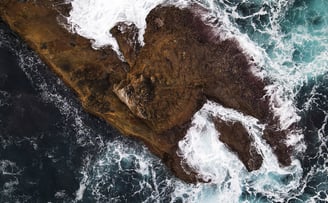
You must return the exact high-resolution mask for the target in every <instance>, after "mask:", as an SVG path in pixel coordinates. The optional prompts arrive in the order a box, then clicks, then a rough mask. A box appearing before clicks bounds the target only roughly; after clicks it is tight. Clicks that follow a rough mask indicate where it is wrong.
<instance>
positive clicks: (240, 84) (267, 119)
mask: <svg viewBox="0 0 328 203" xmlns="http://www.w3.org/2000/svg"><path fill="white" fill-rule="evenodd" d="M57 3H58V2H57ZM57 3H56V4H54V1H52V0H43V1H41V0H40V1H39V0H36V1H25V2H22V1H14V0H5V1H1V2H0V16H1V17H2V18H3V20H5V21H6V22H7V23H8V24H9V25H10V27H11V29H13V30H14V31H15V32H17V33H18V34H19V35H20V36H21V37H22V38H23V39H25V41H27V42H28V44H29V45H30V46H31V47H32V48H33V49H34V50H35V51H36V52H37V53H38V54H39V55H40V57H41V58H42V59H43V60H44V61H45V62H46V63H47V64H48V65H49V67H50V68H52V70H53V71H54V72H56V73H57V74H58V75H59V77H61V78H62V79H63V80H64V81H65V83H66V84H67V85H68V86H70V87H71V88H72V89H73V90H74V91H75V92H76V94H77V96H78V97H79V98H80V100H81V103H82V105H83V107H84V108H85V110H86V111H88V112H90V113H92V114H94V115H97V116H99V117H101V118H103V119H104V120H106V121H107V122H108V123H110V124H111V125H113V126H114V127H116V128H117V129H118V130H120V132H122V133H123V134H124V135H127V136H132V137H136V138H138V139H141V140H143V141H144V143H145V144H146V145H147V146H148V147H149V149H150V150H151V151H152V152H153V153H154V154H156V155H157V156H159V157H160V158H161V159H162V160H163V161H164V162H165V163H166V165H167V166H168V167H169V168H170V169H171V170H172V171H173V172H174V174H175V175H177V176H178V177H180V178H181V179H183V180H185V181H188V182H195V181H197V178H196V174H195V173H194V172H192V169H190V170H191V172H190V173H189V172H186V171H185V170H184V168H185V167H184V168H183V167H182V166H181V160H180V158H179V157H178V156H177V154H176V150H177V148H178V142H179V141H180V140H181V139H182V138H183V137H184V135H185V132H186V130H187V129H188V127H189V125H190V121H191V118H192V116H193V115H194V113H195V112H197V111H198V110H199V109H200V108H201V106H202V104H204V102H205V101H206V100H207V99H211V100H214V101H216V102H218V103H220V104H221V105H223V106H225V107H228V108H233V109H235V110H238V111H240V112H243V113H244V114H247V115H251V116H253V117H255V118H257V119H259V120H260V122H263V123H275V122H273V118H272V114H271V113H270V111H269V106H268V105H269V104H268V99H267V98H266V97H265V91H264V87H265V83H264V82H263V81H261V80H260V79H259V78H256V77H255V76H254V75H253V74H252V73H251V72H250V67H251V65H252V64H250V63H251V59H250V58H248V57H247V56H246V55H245V54H243V52H242V50H241V49H240V48H239V46H238V43H237V42H235V41H233V40H221V39H220V37H219V36H218V35H217V34H215V32H214V30H213V28H212V27H210V26H208V25H206V24H205V23H204V22H202V20H201V17H200V16H198V15H197V9H198V8H197V7H194V8H190V9H179V8H175V7H157V8H155V9H154V10H152V11H151V12H150V13H149V15H148V17H147V19H146V20H147V29H146V32H145V35H144V42H145V45H144V46H141V45H140V43H139V42H138V41H137V39H138V29H137V28H136V27H135V26H134V25H133V24H126V23H124V22H122V23H119V24H118V25H117V26H116V27H114V28H113V29H112V30H111V33H112V34H113V36H114V37H115V38H116V39H117V42H118V44H119V47H120V51H121V53H122V54H123V57H124V60H125V61H122V60H120V58H119V57H118V56H117V54H116V53H115V52H114V51H113V50H112V49H111V47H105V48H102V49H100V50H94V49H92V48H91V46H90V42H89V40H87V39H84V38H82V37H80V36H78V35H76V34H72V33H70V32H68V31H67V30H66V29H65V28H64V27H63V26H62V25H60V24H63V23H65V18H63V16H65V15H67V13H68V10H69V8H70V5H67V4H66V5H65V6H63V4H57ZM55 5H60V6H55ZM215 123H216V127H217V129H218V131H220V132H221V133H222V136H221V137H220V139H221V141H222V142H224V143H225V144H226V145H227V146H228V148H230V149H231V150H232V151H234V152H236V154H237V155H238V157H239V158H240V159H241V161H242V162H243V163H244V164H245V166H246V168H247V169H248V170H255V169H258V168H259V167H260V165H261V163H262V158H261V157H260V155H259V154H257V152H256V150H254V148H253V146H252V144H251V142H252V141H251V139H250V138H249V136H248V134H247V132H246V130H245V129H244V128H243V127H242V126H241V124H239V123H224V122H223V121H220V120H216V122H215ZM276 134H279V136H275V135H276ZM286 134H287V132H281V131H279V130H277V128H276V127H275V125H274V124H268V129H267V130H266V131H265V136H264V138H265V139H266V140H267V141H268V143H269V144H270V145H271V146H272V147H273V148H274V149H275V150H274V152H276V154H277V155H278V159H279V161H280V162H281V164H283V165H288V164H289V163H290V158H289V152H290V150H288V149H287V147H286V146H285V145H284V144H283V143H284V139H285V138H286Z"/></svg>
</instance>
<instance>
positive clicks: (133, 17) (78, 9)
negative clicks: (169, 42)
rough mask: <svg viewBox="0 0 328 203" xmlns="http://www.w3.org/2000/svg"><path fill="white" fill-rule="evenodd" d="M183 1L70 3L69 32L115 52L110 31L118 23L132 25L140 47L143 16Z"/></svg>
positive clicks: (91, 0)
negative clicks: (160, 5) (110, 47)
mask: <svg viewBox="0 0 328 203" xmlns="http://www.w3.org/2000/svg"><path fill="white" fill-rule="evenodd" d="M170 2H172V3H173V2H180V3H179V4H180V5H183V4H186V2H187V1H183V0H181V1H167V0H133V1H131V0H111V1H108V0H73V1H72V2H71V4H72V10H71V12H70V16H69V17H68V22H69V24H71V30H72V31H73V32H76V33H78V34H79V35H81V36H83V37H86V38H88V39H91V40H92V41H93V47H94V48H100V47H103V46H107V45H111V46H113V49H114V50H116V51H118V50H119V48H118V45H117V42H116V40H115V39H114V38H113V37H112V35H111V34H110V29H111V28H113V27H114V26H115V25H116V23H118V22H127V23H134V24H135V25H136V26H137V28H139V29H140V32H139V40H140V42H141V44H143V34H144V32H145V28H146V16H147V15H148V13H149V12H150V11H151V10H152V9H153V8H155V7H156V6H157V5H159V4H163V3H170Z"/></svg>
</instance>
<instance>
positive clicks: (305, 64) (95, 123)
mask: <svg viewBox="0 0 328 203" xmlns="http://www.w3.org/2000/svg"><path fill="white" fill-rule="evenodd" d="M137 1H138V2H139V3H140V2H142V1H141V0H136V2H137ZM146 1H147V0H145V2H146ZM80 2H93V1H91V0H80ZM115 2H116V1H115ZM172 2H175V1H172ZM195 2H198V3H199V4H201V5H203V6H205V7H207V8H208V9H210V10H211V11H212V13H211V16H216V17H218V18H220V19H222V22H223V23H222V24H223V25H224V26H225V27H224V29H228V30H230V33H228V34H226V35H227V36H228V37H231V36H232V37H235V38H236V39H237V40H238V41H240V43H241V45H242V47H243V48H244V49H245V52H246V53H254V59H255V61H256V62H257V63H258V67H259V68H260V70H261V73H264V74H265V75H266V77H267V78H269V79H270V81H271V84H272V85H271V86H268V87H267V91H268V94H269V93H270V94H272V95H273V98H275V100H272V101H273V104H272V109H273V110H274V111H275V112H276V113H277V114H279V115H280V116H281V118H282V119H281V120H282V123H281V126H282V128H283V126H284V125H288V123H289V122H294V121H297V125H298V127H299V129H300V131H299V132H298V134H300V137H301V139H300V140H298V141H297V142H292V143H293V144H294V145H295V146H296V147H299V148H300V150H299V153H295V156H294V157H293V159H294V162H293V165H292V167H290V168H280V167H279V166H278V167H277V166H275V165H274V164H273V163H274V157H272V153H271V154H270V153H269V152H268V156H267V157H265V162H266V163H265V164H264V167H263V168H262V169H261V170H259V171H258V172H247V171H246V170H245V169H244V168H243V166H242V165H241V164H240V163H236V162H238V160H237V161H235V160H236V159H235V157H233V156H234V155H229V153H230V152H229V151H227V150H226V151H217V153H224V154H218V156H219V158H220V157H222V156H225V155H226V154H228V155H227V156H226V157H228V158H227V159H225V160H222V162H220V163H219V164H218V165H217V164H215V163H214V162H215V160H216V159H214V158H216V157H214V158H213V159H212V161H211V162H210V165H206V162H205V163H203V162H202V163H201V162H199V163H195V160H192V158H190V160H187V162H188V161H190V162H188V163H190V164H191V165H193V164H194V165H195V164H196V165H197V164H199V171H200V173H202V172H206V173H207V172H208V173H209V174H210V175H211V176H214V178H213V179H214V180H217V181H214V182H212V183H199V184H196V185H192V184H186V183H184V182H182V181H180V180H178V179H177V178H175V177H174V176H172V174H171V173H170V171H168V170H167V169H166V167H165V166H164V165H163V164H162V163H161V161H160V160H159V159H158V158H157V157H155V156H153V155H152V154H151V153H150V152H149V151H148V150H147V149H146V148H145V147H144V146H143V145H142V143H141V142H139V141H137V140H133V139H128V138H125V137H123V136H121V135H120V133H119V132H118V131H116V130H115V129H114V128H113V127H111V126H110V125H108V124H107V123H105V122H104V121H102V120H100V119H98V118H96V117H94V116H92V115H90V114H88V113H86V112H84V111H83V109H82V107H81V106H80V103H79V101H78V99H77V98H76V95H75V94H74V93H73V92H72V91H71V90H70V89H68V88H67V87H66V86H65V85H64V84H63V82H62V81H61V80H60V79H59V78H58V77H56V75H55V74H54V73H52V72H51V70H50V69H49V68H48V67H47V66H46V65H45V64H43V62H42V61H41V60H40V59H39V57H38V56H37V55H36V54H35V53H34V52H33V51H32V50H31V49H30V48H29V47H28V46H27V45H26V44H25V43H24V42H23V41H22V40H21V39H20V38H19V37H18V36H17V35H16V34H15V33H13V32H11V31H10V30H9V28H8V27H7V26H6V25H5V24H4V23H3V22H1V21H0V202H10V203H11V202H40V203H43V202H177V203H178V202H186V203H189V202H196V203H198V202H200V203H202V202H204V203H212V202H258V203H262V202H263V203H265V202H290V203H302V202H311V203H312V202H328V125H327V122H328V12H327V11H328V1H327V0H290V1H288V0H277V1H273V0H230V1H229V0H213V1H205V0H204V1H201V0H198V1H195ZM100 13H101V12H98V15H99V16H100ZM72 15H73V14H72ZM272 95H271V96H272ZM245 122H247V119H246V121H245ZM203 132H205V133H206V131H203ZM259 136H260V135H259ZM204 137H206V135H204ZM192 143H193V142H192V137H189V141H186V142H184V144H186V145H187V144H192ZM200 146H202V147H203V148H206V142H205V145H204V146H203V145H200ZM198 147H199V146H198ZM258 147H259V148H261V146H258ZM262 147H263V146H262ZM264 147H265V146H264ZM261 149H262V148H261ZM197 150H200V149H197ZM215 152H216V151H215ZM181 153H182V154H183V150H181ZM197 153H199V154H201V153H203V151H197ZM204 153H205V152H204ZM206 153H211V152H209V151H206ZM191 154H192V153H191ZM185 155H186V154H185ZM187 155H188V154H187ZM187 155H186V156H187ZM189 155H190V154H189ZM230 157H231V158H230ZM207 158H208V157H205V158H204V160H207ZM219 158H218V160H220V159H219ZM186 159H188V157H187V158H186ZM196 161H200V160H196ZM202 164H203V165H202ZM204 164H205V165H204ZM220 164H221V165H223V164H225V166H224V167H222V168H220V167H221V166H220ZM234 164H235V165H234ZM270 164H272V167H271V165H270ZM217 168H219V169H220V170H215V169H217ZM221 169H222V170H221ZM222 173H224V174H225V176H224V177H223V179H222V178H221V179H222V180H221V179H220V177H219V176H220V175H222ZM215 177H217V179H215Z"/></svg>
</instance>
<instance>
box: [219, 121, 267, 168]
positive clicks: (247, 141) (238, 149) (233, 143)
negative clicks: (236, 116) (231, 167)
mask: <svg viewBox="0 0 328 203" xmlns="http://www.w3.org/2000/svg"><path fill="white" fill-rule="evenodd" d="M213 120H214V124H215V127H216V129H217V131H219V133H220V136H219V139H220V140H221V141H222V142H223V143H225V144H226V145H227V146H228V148H230V149H231V151H233V152H235V153H236V154H237V156H238V157H239V159H240V160H241V161H242V162H243V163H244V165H245V166H246V168H247V170H249V171H253V170H257V169H259V168H260V167H261V165H262V162H263V158H262V157H261V155H260V154H259V153H258V152H257V151H256V148H255V146H254V145H253V144H254V140H253V139H252V138H251V137H250V136H249V134H248V132H247V130H246V129H245V127H244V126H243V125H242V124H241V123H240V122H237V121H235V122H232V121H227V122H225V121H223V120H221V119H219V118H213Z"/></svg>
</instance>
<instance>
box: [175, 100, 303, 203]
mask: <svg viewBox="0 0 328 203" xmlns="http://www.w3.org/2000/svg"><path fill="white" fill-rule="evenodd" d="M213 116H215V117H219V118H221V119H222V120H225V121H228V120H229V121H239V122H241V123H242V125H243V126H244V127H245V129H247V131H248V133H249V134H250V136H251V137H252V138H253V139H254V141H255V147H256V148H257V150H258V152H259V153H260V154H261V155H262V157H263V164H262V166H261V168H260V169H259V170H258V171H254V172H248V171H247V170H246V168H245V167H244V165H243V164H242V163H241V161H240V160H239V159H238V157H237V156H236V155H235V154H234V153H232V152H231V151H230V150H228V149H227V148H226V146H225V145H224V144H223V143H222V142H220V141H219V136H220V133H219V132H217V131H216V129H215V126H214V124H213V122H212V121H211V118H212V117H213ZM264 127H265V126H264V124H261V123H259V121H258V120H257V119H256V118H253V117H251V116H247V115H243V114H241V113H239V112H237V111H235V110H233V109H227V108H224V107H223V106H221V105H218V104H216V103H213V102H207V103H206V104H205V105H204V106H203V107H202V109H201V110H199V111H198V112H197V113H196V114H195V115H194V117H193V121H192V127H191V128H190V129H189V130H188V132H187V135H186V137H185V138H184V139H183V140H182V141H180V143H179V153H178V154H179V156H181V157H182V158H183V160H184V161H185V162H186V163H187V164H188V166H190V167H191V168H192V169H193V170H194V171H196V172H197V173H199V176H200V177H201V178H203V179H204V180H206V181H211V183H212V184H217V185H219V186H220V187H218V188H216V189H215V192H214V193H212V194H211V195H210V198H212V199H214V200H216V201H217V202H238V201H239V198H240V196H241V194H242V191H243V188H246V189H250V188H253V189H255V191H256V192H260V193H262V194H263V195H265V196H266V197H270V198H272V199H273V200H276V201H283V198H286V197H287V196H288V195H289V192H290V191H292V190H294V189H296V188H297V187H298V186H299V184H300V179H301V177H302V168H301V166H300V163H299V162H298V161H297V160H294V161H293V163H292V164H291V166H290V167H280V166H279V163H278V161H277V158H276V156H275V155H274V154H273V152H272V150H271V148H270V147H269V146H268V144H267V143H266V142H265V141H264V140H263V139H262V133H263V130H264ZM287 176H292V177H293V179H292V180H291V181H287V182H284V183H283V179H285V178H286V177H287ZM268 187H270V189H269V190H268ZM213 195H214V196H213ZM204 198H205V197H204ZM206 198H207V197H206ZM202 200H206V199H202ZM212 202H214V201H212Z"/></svg>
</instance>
